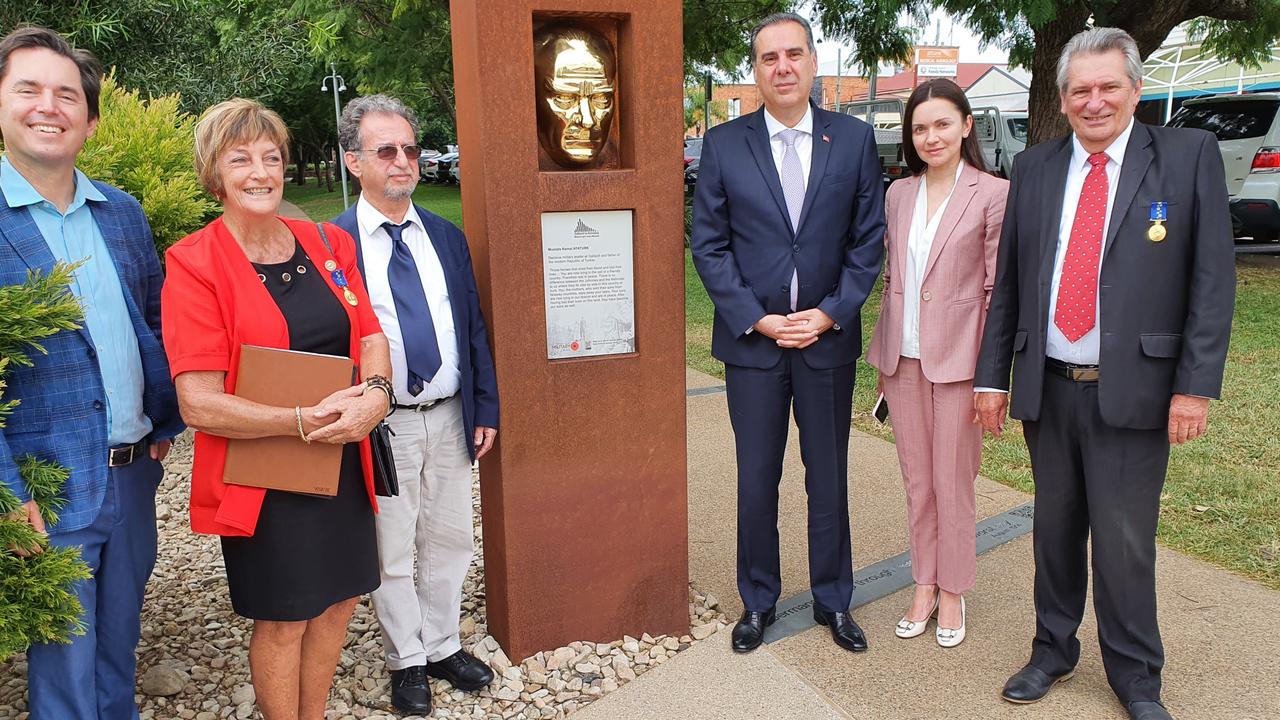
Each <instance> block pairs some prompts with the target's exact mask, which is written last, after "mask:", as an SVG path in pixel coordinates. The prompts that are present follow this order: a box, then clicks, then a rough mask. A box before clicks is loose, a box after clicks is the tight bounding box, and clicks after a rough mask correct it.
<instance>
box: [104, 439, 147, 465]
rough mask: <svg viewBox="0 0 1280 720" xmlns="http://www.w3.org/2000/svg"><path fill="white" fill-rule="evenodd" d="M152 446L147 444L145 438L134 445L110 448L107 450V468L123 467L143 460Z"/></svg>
mask: <svg viewBox="0 0 1280 720" xmlns="http://www.w3.org/2000/svg"><path fill="white" fill-rule="evenodd" d="M150 446H151V443H149V442H147V441H146V438H143V439H142V440H139V441H138V442H136V443H134V444H132V445H120V446H117V447H113V448H110V449H108V450H107V467H109V468H114V467H123V466H125V465H128V464H129V463H131V462H133V461H134V460H141V459H142V456H143V455H146V453H147V448H149V447H150Z"/></svg>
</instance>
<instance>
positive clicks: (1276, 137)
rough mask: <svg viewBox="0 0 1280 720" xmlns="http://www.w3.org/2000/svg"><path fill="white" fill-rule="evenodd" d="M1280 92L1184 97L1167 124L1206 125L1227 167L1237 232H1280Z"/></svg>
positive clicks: (1269, 237)
mask: <svg viewBox="0 0 1280 720" xmlns="http://www.w3.org/2000/svg"><path fill="white" fill-rule="evenodd" d="M1277 109H1280V94H1276V93H1252V94H1249V95H1215V96H1213V97H1203V98H1195V99H1193V100H1187V101H1186V102H1184V103H1183V104H1182V108H1181V109H1180V110H1178V112H1177V113H1175V114H1174V116H1173V117H1172V118H1169V122H1168V123H1166V124H1167V125H1168V126H1169V127H1187V128H1199V129H1201V130H1208V131H1209V132H1211V133H1213V134H1214V135H1215V136H1217V138H1218V150H1219V151H1221V152H1222V163H1223V165H1224V166H1225V167H1226V170H1227V194H1228V195H1229V196H1230V197H1231V221H1232V224H1233V225H1234V230H1235V235H1236V237H1251V238H1253V239H1254V240H1259V241H1265V242H1275V241H1276V239H1277V238H1280V122H1277V113H1276V110H1277Z"/></svg>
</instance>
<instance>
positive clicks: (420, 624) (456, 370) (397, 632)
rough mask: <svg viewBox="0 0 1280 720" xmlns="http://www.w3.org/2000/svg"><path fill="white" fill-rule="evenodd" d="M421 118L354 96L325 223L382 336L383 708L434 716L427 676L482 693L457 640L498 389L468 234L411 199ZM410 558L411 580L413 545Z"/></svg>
mask: <svg viewBox="0 0 1280 720" xmlns="http://www.w3.org/2000/svg"><path fill="white" fill-rule="evenodd" d="M417 136H418V121H417V119H416V117H415V116H414V114H413V111H412V110H410V109H409V108H407V107H406V106H405V105H404V104H403V103H402V102H400V101H399V100H397V99H395V98H392V97H388V96H386V95H371V96H368V97H362V98H358V99H356V100H353V101H352V102H351V103H350V104H348V105H347V107H346V110H345V111H344V112H343V113H342V119H341V121H340V122H339V123H338V139H339V141H340V142H341V143H342V147H343V148H344V149H345V153H344V154H343V160H344V161H345V162H346V164H347V169H348V170H349V171H350V172H351V174H352V175H354V176H355V177H357V178H359V179H360V187H361V192H360V198H359V200H358V201H357V202H356V204H355V205H354V206H353V207H351V208H350V209H348V210H347V211H346V212H344V213H343V214H342V215H340V216H339V217H338V218H336V219H335V220H334V221H333V222H334V223H335V224H336V225H338V227H341V228H342V229H344V230H346V231H347V232H348V233H350V234H351V236H352V237H353V238H355V239H356V243H357V245H358V247H359V249H360V253H359V256H358V259H359V262H360V272H361V273H362V274H363V276H364V280H365V285H366V286H367V287H368V289H369V299H370V301H371V302H372V303H373V309H374V312H375V313H376V314H377V315H378V321H379V322H380V323H382V328H383V331H384V332H385V333H386V335H387V340H388V341H389V342H390V345H391V365H392V382H393V384H394V386H395V394H396V397H395V408H396V409H395V411H394V412H393V413H392V414H391V416H390V417H388V419H387V422H388V423H389V424H390V425H391V429H392V431H393V432H394V433H395V435H394V437H393V438H392V451H393V453H394V455H395V461H396V474H397V475H398V477H399V481H400V495H399V496H397V497H391V498H383V499H382V500H381V501H380V502H379V503H378V505H379V515H378V520H377V525H378V554H379V562H380V564H381V571H382V586H381V587H380V588H379V589H378V590H376V591H374V593H373V607H374V610H375V611H376V612H377V614H378V620H379V622H380V623H381V624H382V643H383V648H384V650H385V651H386V657H387V667H388V669H389V670H390V671H391V703H392V705H394V706H395V707H396V709H398V710H400V711H402V712H406V713H414V714H419V715H425V714H427V713H429V712H431V690H430V688H429V687H428V686H427V681H426V676H428V675H429V676H431V677H435V678H441V679H444V680H448V681H449V682H450V683H452V684H453V686H454V687H456V688H459V689H461V690H469V691H474V690H479V689H480V688H482V687H484V686H486V685H488V684H489V682H490V681H492V680H493V672H492V671H491V670H490V669H489V668H488V667H487V666H486V665H484V664H483V663H481V662H480V661H479V660H477V659H476V658H475V657H473V656H471V655H470V654H469V653H467V652H466V651H465V650H463V649H462V645H461V642H460V638H459V633H458V625H459V613H460V609H461V602H462V582H463V580H464V579H465V578H466V575H467V567H468V566H469V565H470V564H471V557H472V553H473V547H472V537H473V529H472V523H471V464H472V461H473V460H475V459H476V458H479V457H480V456H482V455H484V454H485V453H486V452H488V451H489V449H490V448H491V447H493V440H494V437H495V436H496V435H497V433H498V431H497V427H498V385H497V377H496V376H495V374H494V370H493V356H492V354H491V353H490V352H489V341H488V338H487V337H486V329H485V322H484V317H483V316H482V315H481V314H480V303H479V295H478V293H477V291H476V281H475V274H474V272H473V271H472V269H471V254H470V251H469V250H468V249H467V241H466V238H465V237H463V235H462V232H461V231H460V230H458V228H456V227H454V226H453V224H451V223H450V222H448V221H447V220H444V219H443V218H441V217H439V216H437V215H434V214H432V213H430V212H427V211H426V210H423V209H422V208H420V207H417V206H416V205H414V204H413V201H412V198H413V191H414V189H415V188H416V187H417V185H418V156H419V155H420V154H421V153H422V149H421V148H420V147H418V145H417ZM415 552H416V553H417V577H416V582H415V576H414V553H415Z"/></svg>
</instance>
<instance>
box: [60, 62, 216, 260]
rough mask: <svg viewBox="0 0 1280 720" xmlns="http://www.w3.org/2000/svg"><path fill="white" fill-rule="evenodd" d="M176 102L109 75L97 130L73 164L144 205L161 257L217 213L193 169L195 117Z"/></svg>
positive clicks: (103, 89) (105, 80) (103, 86)
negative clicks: (146, 96)
mask: <svg viewBox="0 0 1280 720" xmlns="http://www.w3.org/2000/svg"><path fill="white" fill-rule="evenodd" d="M179 102H180V100H179V98H178V96H177V95H164V96H161V97H155V98H150V99H144V98H143V97H142V96H141V94H140V93H139V92H138V91H137V90H127V89H125V88H122V87H120V85H118V84H117V83H116V81H115V76H114V73H113V74H110V75H107V76H106V77H105V78H103V81H102V100H101V117H100V119H99V120H98V128H97V130H96V131H95V132H94V134H93V137H91V138H89V142H87V143H86V144H85V147H84V150H83V151H82V152H81V153H80V158H79V160H78V161H77V163H76V165H77V167H79V168H80V169H81V170H83V171H84V173H85V174H86V175H88V176H89V177H90V178H92V179H94V180H101V181H102V182H105V183H109V184H111V185H114V186H116V187H118V188H120V189H121V190H124V191H125V192H127V193H129V194H130V195H132V196H134V197H135V198H137V199H138V202H140V203H142V211H143V212H144V213H146V216H147V222H149V223H150V224H151V234H152V235H154V236H155V243H156V249H157V251H159V253H160V255H161V257H163V256H164V251H165V250H166V249H167V248H168V247H169V246H170V245H172V244H174V243H175V242H177V241H178V240H181V239H182V238H183V237H184V236H186V235H187V234H189V233H191V232H193V231H195V230H198V229H199V228H200V227H201V226H203V225H204V224H205V223H207V222H208V221H209V220H211V219H212V218H213V216H214V215H215V214H216V212H215V211H216V207H215V205H214V204H213V203H212V202H211V201H210V200H209V199H208V196H207V195H206V194H205V192H204V188H202V187H201V186H200V182H199V181H198V180H197V179H196V173H195V169H194V168H193V167H192V156H193V152H192V146H193V143H194V142H195V123H196V118H195V117H194V116H192V115H190V114H188V113H185V112H182V111H181V110H180V109H179Z"/></svg>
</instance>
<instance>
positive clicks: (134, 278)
mask: <svg viewBox="0 0 1280 720" xmlns="http://www.w3.org/2000/svg"><path fill="white" fill-rule="evenodd" d="M94 186H95V187H97V188H98V189H99V190H101V191H102V194H103V195H105V196H106V198H107V200H106V202H100V201H95V200H90V201H89V207H90V209H91V210H92V212H93V219H94V220H95V221H97V223H98V228H99V229H100V230H101V231H102V237H103V239H104V240H105V241H106V243H107V248H108V250H109V251H110V253H111V260H112V263H113V264H114V265H115V267H116V273H117V274H118V275H119V276H120V283H121V286H122V288H123V289H124V299H125V304H127V305H128V307H129V319H130V320H131V321H132V324H133V331H134V333H135V334H136V335H137V336H138V350H139V354H140V355H141V356H142V375H143V380H144V383H145V384H144V388H143V393H142V410H143V412H144V413H146V415H147V417H149V418H151V423H152V426H153V429H152V432H151V439H169V438H172V437H174V436H176V435H177V434H178V433H180V432H182V430H183V424H182V419H181V417H180V416H179V415H178V397H177V394H176V393H175V391H174V388H173V381H172V380H171V379H170V377H169V361H168V359H166V358H165V354H164V347H163V346H162V345H161V340H160V286H161V284H162V283H163V282H164V278H163V275H162V274H161V272H160V261H159V258H158V257H157V256H156V247H155V244H154V241H153V240H152V237H151V228H150V226H148V225H147V218H146V216H144V215H143V214H142V206H141V205H139V204H138V201H137V200H135V199H133V197H132V196H130V195H129V194H127V193H124V192H122V191H120V190H117V189H116V188H113V187H111V186H110V185H106V184H103V183H100V182H95V183H94ZM53 265H54V257H53V253H52V252H50V250H49V244H48V243H47V242H46V241H45V239H44V236H43V235H41V234H40V229H39V228H38V227H37V226H36V222H35V219H33V218H32V217H31V212H30V211H29V210H27V208H25V207H24V208H11V207H9V203H8V202H7V201H5V199H4V195H3V193H0V286H3V285H20V284H22V282H23V281H25V280H26V277H27V273H28V272H30V271H39V272H44V273H47V272H49V271H50V270H52V269H53ZM41 344H42V345H43V346H44V348H45V350H46V351H47V352H46V353H39V352H32V353H30V354H29V358H30V359H31V361H32V365H31V366H30V367H23V366H16V365H13V364H12V363H10V365H9V368H8V371H9V377H8V378H7V379H6V381H7V383H8V387H6V388H5V399H6V400H18V401H20V402H19V404H18V406H17V407H16V408H14V410H13V414H12V415H10V416H9V417H8V419H7V420H6V421H5V423H6V427H5V428H4V429H3V430H0V483H4V484H5V485H6V486H7V487H8V488H9V489H10V490H12V491H13V492H14V493H15V494H16V495H17V496H18V498H19V499H21V500H27V499H29V496H28V494H27V489H26V484H25V483H24V482H23V481H22V480H21V479H20V478H19V477H18V469H17V463H18V462H19V461H20V460H21V459H22V458H23V457H24V456H26V455H31V456H34V457H36V458H39V459H41V460H49V461H52V462H55V463H58V464H59V465H62V466H64V467H66V468H68V469H69V470H70V471H71V476H70V477H69V478H68V479H67V482H66V483H65V484H64V485H63V489H62V494H63V495H64V496H65V497H66V498H67V504H66V505H65V506H64V507H63V508H62V510H61V511H59V513H58V514H59V519H58V523H57V524H56V525H54V526H52V527H50V528H49V532H51V533H64V532H71V531H73V530H79V529H81V528H84V527H87V526H88V525H89V524H90V523H92V522H93V520H94V519H95V518H96V517H97V516H98V510H99V508H101V507H102V497H103V494H104V492H105V491H106V487H107V409H106V408H107V406H106V392H105V390H104V389H103V385H102V375H101V371H100V370H99V368H98V361H97V359H96V349H95V346H94V343H93V339H92V338H91V337H90V336H89V330H88V328H85V327H81V328H80V329H78V330H64V331H62V332H59V333H57V334H54V335H51V336H50V337H48V338H47V339H45V340H42V341H41Z"/></svg>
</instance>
